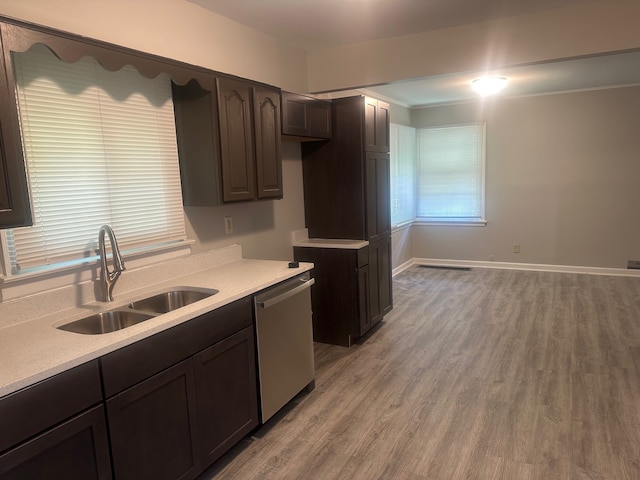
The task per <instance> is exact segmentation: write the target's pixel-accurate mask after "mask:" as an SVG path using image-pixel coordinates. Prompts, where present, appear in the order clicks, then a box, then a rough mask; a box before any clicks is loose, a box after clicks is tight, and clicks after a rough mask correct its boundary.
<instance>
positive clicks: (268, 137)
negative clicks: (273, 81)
mask: <svg viewBox="0 0 640 480" xmlns="http://www.w3.org/2000/svg"><path fill="white" fill-rule="evenodd" d="M217 91H218V120H219V125H220V157H221V165H222V199H223V201H224V202H238V201H247V200H256V199H264V198H282V156H281V152H280V145H281V143H280V91H279V90H278V89H275V88H269V87H264V86H261V85H256V84H253V83H250V82H246V81H243V80H238V79H233V78H226V77H220V78H218V80H217Z"/></svg>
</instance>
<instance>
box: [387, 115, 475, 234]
mask: <svg viewBox="0 0 640 480" xmlns="http://www.w3.org/2000/svg"><path fill="white" fill-rule="evenodd" d="M390 137H391V219H392V220H391V221H392V224H393V225H394V226H395V227H398V226H401V225H403V224H407V223H420V224H429V225H431V224H435V225H438V224H446V225H485V224H486V220H485V215H484V212H485V206H484V203H485V199H484V192H485V187H484V182H485V124H484V123H478V124H469V125H455V126H446V127H436V128H418V129H415V128H412V127H407V126H403V125H395V124H392V125H391V129H390Z"/></svg>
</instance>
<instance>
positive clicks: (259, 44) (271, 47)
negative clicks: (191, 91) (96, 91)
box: [0, 0, 307, 91]
mask: <svg viewBox="0 0 640 480" xmlns="http://www.w3.org/2000/svg"><path fill="white" fill-rule="evenodd" d="M0 15H5V16H8V17H13V18H16V19H20V20H25V21H28V22H31V23H36V24H41V25H46V26H49V27H53V28H57V29H60V30H64V31H68V32H71V33H76V34H80V35H86V36H88V37H91V38H95V39H98V40H103V41H107V42H111V43H115V44H118V45H123V46H126V47H130V48H134V49H137V50H141V51H143V52H149V53H154V54H156V55H161V56H165V57H169V58H174V59H177V60H181V61H184V62H187V63H191V64H193V65H200V66H203V67H207V68H211V69H213V70H217V71H220V72H225V73H230V74H233V75H238V76H241V77H244V78H249V79H252V80H256V81H260V82H264V83H268V84H271V85H276V86H278V87H282V88H284V89H285V90H292V91H306V89H307V54H306V52H305V51H304V50H301V49H298V48H294V47H291V46H289V45H286V44H284V43H282V42H280V41H278V40H276V39H274V38H273V37H269V36H267V35H264V34H262V33H260V32H258V31H256V30H252V29H250V28H248V27H245V26H243V25H240V24H239V23H237V22H234V21H232V20H229V19H227V18H225V17H222V16H220V15H217V14H214V13H212V12H210V11H209V10H206V9H204V8H202V7H200V6H198V5H195V4H193V3H190V2H188V1H186V0H2V1H1V2H0Z"/></svg>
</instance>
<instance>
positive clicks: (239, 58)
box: [0, 0, 307, 260]
mask: <svg viewBox="0 0 640 480" xmlns="http://www.w3.org/2000/svg"><path fill="white" fill-rule="evenodd" d="M0 15H5V16H9V17H13V18H17V19H21V20H25V21H29V22H31V23H36V24H41V25H46V26H49V27H53V28H57V29H60V30H65V31H68V32H72V33H75V34H80V35H86V36H88V37H91V38H96V39H99V40H103V41H108V42H111V43H115V44H119V45H123V46H126V47H130V48H135V49H137V50H141V51H145V52H149V53H154V54H157V55H162V56H165V57H169V58H174V59H177V60H181V61H185V62H188V63H191V64H195V65H202V66H205V67H207V68H211V69H214V70H217V71H222V72H226V73H231V74H234V75H238V76H241V77H244V78H249V79H252V80H256V81H261V82H265V83H269V84H272V85H276V86H279V87H282V88H284V89H288V90H293V91H306V88H307V60H306V52H304V51H302V50H300V49H297V48H293V47H290V46H287V45H285V44H283V43H281V42H279V41H277V40H275V39H273V38H271V37H268V36H266V35H263V34H262V33H259V32H257V31H255V30H251V29H249V28H247V27H244V26H242V25H240V24H238V23H236V22H233V21H231V20H228V19H226V18H224V17H221V16H219V15H216V14H213V13H211V12H209V11H207V10H205V9H203V8H201V7H199V6H196V5H194V4H192V3H189V2H187V1H176V0H135V1H132V0H108V1H104V0H84V1H78V0H29V1H24V0H2V2H0ZM301 162H302V161H301V154H300V146H299V144H296V143H294V144H288V143H284V144H283V182H284V199H282V200H277V201H265V202H255V203H242V204H237V205H229V206H221V207H210V208H205V207H198V208H195V207H192V208H186V209H185V218H186V223H187V235H188V236H189V238H192V239H194V240H195V241H196V243H195V244H194V245H193V247H192V250H193V251H194V252H201V251H206V250H210V249H214V248H219V247H222V246H226V245H231V244H240V245H242V248H243V252H244V255H245V256H246V257H252V258H272V259H282V260H284V259H290V258H292V249H291V240H290V232H291V231H293V230H298V229H301V228H304V209H303V196H302V163H301ZM226 215H231V216H232V218H233V223H234V233H233V234H231V235H226V234H225V233H224V216H226Z"/></svg>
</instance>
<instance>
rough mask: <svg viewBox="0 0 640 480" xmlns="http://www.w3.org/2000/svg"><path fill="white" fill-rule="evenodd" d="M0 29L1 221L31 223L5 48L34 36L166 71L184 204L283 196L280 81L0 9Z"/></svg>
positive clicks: (73, 50) (62, 51)
mask: <svg viewBox="0 0 640 480" xmlns="http://www.w3.org/2000/svg"><path fill="white" fill-rule="evenodd" d="M0 35H1V40H2V56H0V228H9V227H15V226H26V225H31V224H32V219H31V210H30V204H29V203H30V202H29V195H28V182H27V175H26V168H25V161H24V152H23V150H22V142H21V133H20V126H19V120H18V107H17V104H16V99H15V94H14V92H15V81H14V72H13V65H12V60H11V58H12V57H11V55H12V52H24V51H27V50H28V49H29V48H31V47H32V46H33V45H35V44H43V45H46V46H47V47H48V48H49V49H51V50H52V51H53V52H54V53H55V54H56V56H58V57H59V58H60V59H61V60H63V61H66V62H75V61H77V60H79V59H80V58H82V57H84V56H91V57H93V58H95V59H96V60H97V61H98V62H99V63H100V64H101V65H102V66H103V67H104V68H105V69H107V70H111V71H115V70H119V69H120V68H122V67H123V66H125V65H132V66H133V67H135V68H136V69H137V70H138V71H139V72H140V73H141V74H142V75H144V76H146V77H148V78H154V77H156V76H157V75H159V74H162V73H164V74H167V75H169V76H170V77H171V80H172V83H173V87H174V90H173V94H174V108H175V114H176V133H177V137H178V151H179V156H180V173H181V180H182V186H183V201H184V204H185V205H219V204H221V203H222V202H235V201H247V200H256V199H273V198H282V159H281V152H280V142H281V117H280V112H281V105H280V90H279V89H277V88H274V87H269V86H266V85H262V84H257V83H254V82H248V81H244V80H242V79H236V78H231V77H227V76H225V75H224V74H220V73H219V72H215V71H212V70H209V69H205V68H201V67H197V66H193V65H189V64H187V63H183V62H179V61H176V60H172V59H169V58H164V57H160V56H156V55H151V54H148V53H144V52H139V51H136V50H132V49H129V48H125V47H121V46H118V45H113V44H109V43H105V42H101V41H98V40H93V39H90V38H86V37H79V36H76V35H72V34H69V33H66V32H61V31H59V30H54V29H50V28H46V27H40V26H36V25H32V24H29V23H26V22H20V21H16V20H12V19H8V18H4V17H0Z"/></svg>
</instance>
